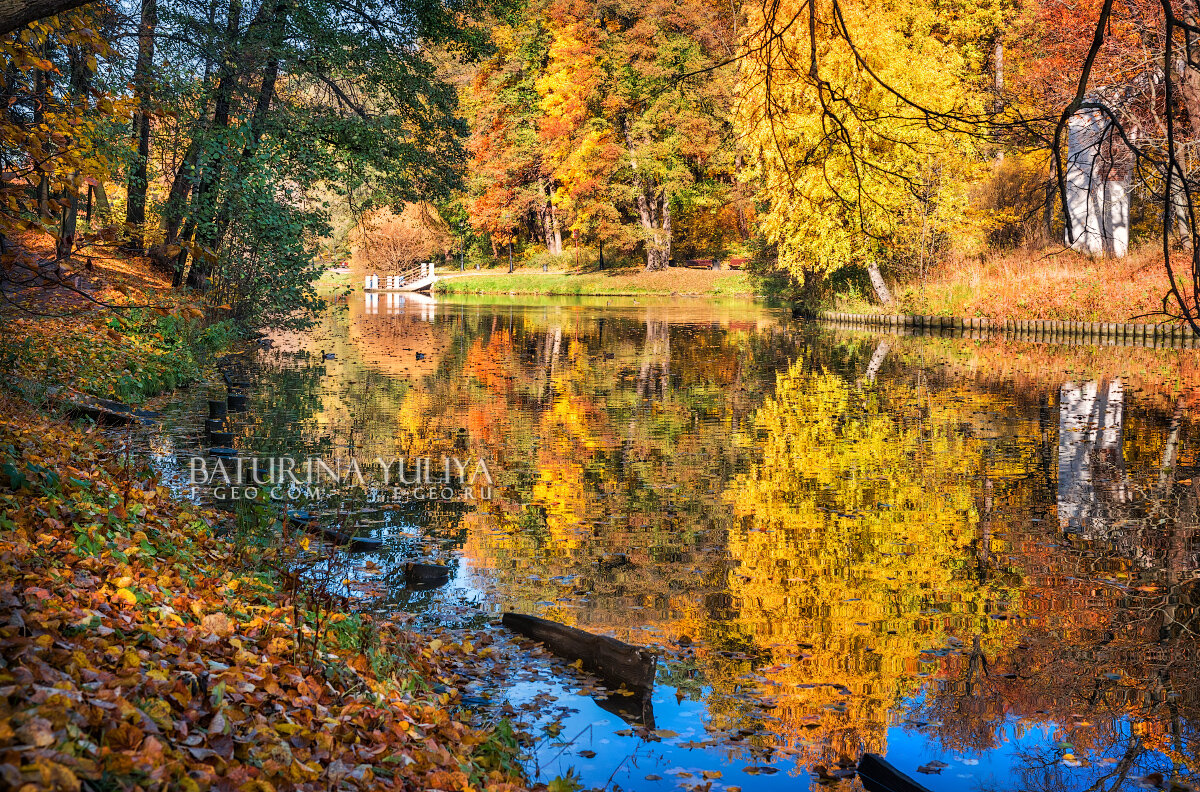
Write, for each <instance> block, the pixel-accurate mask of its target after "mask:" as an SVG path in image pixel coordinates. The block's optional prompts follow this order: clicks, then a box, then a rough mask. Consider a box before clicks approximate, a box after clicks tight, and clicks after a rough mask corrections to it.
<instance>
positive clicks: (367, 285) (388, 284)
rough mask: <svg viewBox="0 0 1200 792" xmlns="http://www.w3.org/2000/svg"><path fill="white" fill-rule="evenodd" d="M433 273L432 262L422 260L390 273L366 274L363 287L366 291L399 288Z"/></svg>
mask: <svg viewBox="0 0 1200 792" xmlns="http://www.w3.org/2000/svg"><path fill="white" fill-rule="evenodd" d="M432 275H433V262H432V261H422V262H419V263H417V264H414V265H413V266H411V267H406V268H404V269H402V270H400V271H399V272H397V273H393V274H391V275H384V276H382V277H381V276H379V275H368V276H367V277H366V280H365V282H364V285H363V288H364V289H366V290H367V291H372V290H376V289H385V290H386V289H399V288H401V287H402V286H404V284H406V283H412V282H413V281H418V280H424V279H425V278H428V277H430V276H432Z"/></svg>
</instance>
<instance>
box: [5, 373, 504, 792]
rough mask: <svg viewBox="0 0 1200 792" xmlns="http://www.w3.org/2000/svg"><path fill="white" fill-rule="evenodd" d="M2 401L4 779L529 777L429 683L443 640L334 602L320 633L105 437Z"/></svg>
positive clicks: (198, 781)
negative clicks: (370, 622) (343, 626)
mask: <svg viewBox="0 0 1200 792" xmlns="http://www.w3.org/2000/svg"><path fill="white" fill-rule="evenodd" d="M0 400H3V397H0ZM0 415H3V416H6V417H5V418H0V511H2V516H0V786H4V787H11V788H14V789H29V790H33V789H52V788H56V789H64V790H80V789H83V790H102V789H103V790H108V789H146V790H149V789H181V790H208V789H213V790H227V789H228V790H242V791H243V792H251V791H257V790H272V789H322V790H325V789H356V788H357V789H375V788H400V789H421V790H431V789H444V790H461V789H471V788H488V789H517V788H520V784H521V779H520V778H519V777H517V776H516V775H515V770H514V769H513V768H514V767H515V766H516V765H515V763H514V762H513V760H512V754H511V750H513V749H511V748H507V747H506V746H503V745H500V744H499V743H500V741H498V740H497V738H496V737H495V733H489V732H488V731H485V730H481V729H476V728H472V727H471V726H468V725H467V724H465V723H464V722H463V721H462V720H460V719H459V718H458V717H457V716H456V715H454V714H452V713H453V711H454V710H453V707H454V705H455V703H456V700H455V699H454V698H453V696H454V695H455V694H453V693H441V694H439V693H434V692H431V689H433V688H434V687H435V686H437V682H438V680H439V679H440V678H448V676H449V675H448V674H447V673H446V672H445V671H444V664H445V662H446V660H447V658H446V654H445V653H446V652H447V651H448V650H447V648H446V647H442V646H440V644H442V642H441V641H437V640H434V641H427V640H425V639H423V638H420V637H418V636H416V635H413V634H411V633H407V632H404V631H402V630H400V629H398V628H395V627H393V626H391V625H390V624H387V623H384V624H378V625H374V626H373V628H372V634H373V635H374V636H375V641H374V643H373V646H374V647H375V648H374V649H373V650H371V651H367V650H365V649H364V647H363V643H362V639H361V637H359V636H360V634H361V632H362V629H361V620H363V619H365V618H367V617H364V616H362V615H355V616H353V617H347V615H346V614H341V613H335V614H332V615H330V616H329V617H328V618H327V620H326V621H327V625H328V626H327V627H326V629H325V631H324V633H322V632H321V623H320V622H315V623H314V622H313V620H312V617H311V616H308V617H306V615H305V611H304V610H303V609H302V608H299V607H296V605H297V603H296V602H295V601H294V600H293V599H292V596H293V595H289V594H288V593H287V591H285V590H284V589H283V587H282V586H281V585H280V584H279V583H278V582H277V577H272V576H271V575H270V574H267V573H265V572H264V571H263V568H261V567H260V568H258V569H255V568H254V567H252V566H248V565H247V564H246V563H245V561H244V558H243V555H244V554H240V553H239V552H238V551H237V550H236V548H234V547H233V546H232V545H230V544H229V543H226V542H225V541H222V540H219V539H216V538H213V534H214V529H215V528H216V527H217V526H218V518H217V517H215V516H214V515H211V514H206V513H200V512H198V511H197V510H196V509H195V507H192V506H191V505H190V504H187V503H184V502H180V501H177V500H174V499H172V497H171V496H170V493H169V492H168V491H167V490H166V489H165V488H163V487H160V486H157V485H156V482H155V480H154V479H153V477H152V475H148V474H146V473H142V474H134V473H131V472H130V471H129V470H128V468H127V467H126V460H125V459H124V458H123V457H122V455H121V454H120V453H119V452H118V451H117V450H116V449H115V448H114V447H113V446H112V445H111V443H110V442H109V441H108V440H106V439H104V438H102V437H98V436H95V435H88V434H86V433H84V432H82V431H79V430H77V429H75V428H72V427H71V426H68V425H66V424H62V423H57V422H54V421H51V420H50V419H47V418H43V417H41V416H39V415H37V414H34V413H31V412H29V411H28V410H25V409H24V408H21V407H19V406H17V405H15V404H14V403H13V402H11V401H10V400H3V401H2V403H0ZM339 622H353V623H355V624H358V625H359V628H357V629H356V630H340V629H338V628H337V624H338V623H339ZM314 624H315V625H316V627H317V629H316V631H315V633H314V629H313V627H314ZM314 635H315V637H314ZM317 638H319V640H317ZM381 654H382V655H386V658H387V662H382V663H381V662H380V655H381ZM381 669H382V670H381Z"/></svg>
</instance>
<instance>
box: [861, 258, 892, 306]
mask: <svg viewBox="0 0 1200 792" xmlns="http://www.w3.org/2000/svg"><path fill="white" fill-rule="evenodd" d="M867 275H868V276H869V277H870V278H871V288H873V289H874V290H875V296H876V297H878V298H879V302H880V304H882V305H891V304H892V292H891V291H890V290H889V289H888V285H887V281H885V280H884V279H883V273H882V272H880V271H879V265H878V264H876V263H875V262H874V261H872V262H869V263H868V264H867Z"/></svg>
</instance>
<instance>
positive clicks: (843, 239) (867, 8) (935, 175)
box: [736, 0, 984, 303]
mask: <svg viewBox="0 0 1200 792" xmlns="http://www.w3.org/2000/svg"><path fill="white" fill-rule="evenodd" d="M975 13H976V9H974V8H950V9H947V8H943V7H942V6H941V5H940V4H939V3H937V2H933V1H932V0H906V1H905V2H894V1H892V0H883V1H880V0H850V1H849V2H841V1H840V0H813V2H811V3H802V2H799V0H784V2H782V3H781V4H779V5H778V7H776V6H761V7H760V6H754V7H750V8H748V9H747V14H748V16H749V29H750V30H752V31H754V32H752V33H751V34H750V35H749V36H748V37H747V39H746V43H745V57H744V59H743V60H742V64H741V67H740V81H739V91H738V97H739V102H738V107H737V116H736V118H737V124H738V126H739V127H740V129H741V130H742V131H743V135H742V138H741V139H742V142H743V146H744V149H745V152H746V162H747V165H748V166H749V167H748V168H747V169H746V170H745V171H744V172H743V174H742V175H743V178H746V179H748V180H757V181H758V182H759V183H760V184H761V191H760V193H759V196H760V199H761V200H762V201H763V202H764V203H765V211H764V212H762V213H761V214H760V215H759V221H760V227H761V230H762V232H763V234H764V236H765V238H766V240H767V242H769V243H771V244H772V245H773V246H774V247H775V249H776V251H777V264H778V266H779V268H781V269H783V270H785V271H787V272H789V273H790V274H791V275H792V276H793V277H794V278H795V280H796V281H798V283H799V284H800V286H801V287H802V291H803V294H804V296H805V297H806V298H807V299H808V300H809V301H812V300H814V299H815V298H816V297H818V296H819V294H820V293H821V291H822V289H823V287H824V282H825V278H826V276H827V275H828V274H829V273H831V272H833V271H834V270H837V269H839V268H841V267H843V266H846V265H851V264H854V265H860V264H861V265H865V266H866V267H867V269H868V270H869V271H870V274H871V279H872V284H873V285H874V286H875V289H876V292H877V294H878V296H879V298H880V300H881V301H882V302H885V303H886V302H889V301H890V299H891V297H890V294H888V292H887V289H886V285H885V284H884V281H883V279H882V277H881V274H880V270H879V267H880V265H882V264H886V263H890V262H891V261H894V260H895V259H896V258H897V257H898V256H900V255H902V254H903V251H904V250H905V249H906V248H913V247H915V246H917V245H920V244H924V243H923V240H924V239H925V238H926V237H928V236H929V235H932V234H956V233H961V232H962V230H963V229H962V227H961V225H962V219H961V218H962V215H963V208H964V206H965V193H964V185H965V184H966V183H968V182H969V181H970V180H971V178H972V177H973V167H975V166H976V164H977V163H979V161H980V159H979V157H978V152H977V143H976V141H975V140H974V139H972V138H971V137H970V136H968V135H966V134H963V133H962V132H961V131H956V127H957V126H958V125H956V124H954V123H952V122H951V121H949V120H941V121H939V120H938V118H939V117H940V115H939V114H947V116H946V117H947V118H949V117H964V116H968V115H975V114H977V113H978V111H979V110H980V109H981V108H982V106H983V98H984V96H983V94H982V92H980V91H979V90H978V88H977V87H976V86H978V84H979V80H978V74H977V69H978V68H979V63H978V60H977V58H976V57H973V54H974V53H975V52H976V51H977V49H978V48H977V47H965V46H963V45H964V42H962V41H960V40H956V38H955V37H954V35H952V34H955V35H966V36H968V37H971V36H976V37H977V36H978V32H977V31H978V25H963V24H954V23H955V21H956V20H961V19H962V18H964V17H972V16H974V15H975ZM947 31H951V33H948V32H947Z"/></svg>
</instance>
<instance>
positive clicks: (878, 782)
mask: <svg viewBox="0 0 1200 792" xmlns="http://www.w3.org/2000/svg"><path fill="white" fill-rule="evenodd" d="M858 777H859V778H860V779H862V784H863V787H864V788H865V789H866V790H867V792H930V790H929V788H928V787H926V786H924V785H922V784H919V783H917V782H916V781H914V780H913V779H911V778H909V777H908V776H906V775H905V774H904V773H901V772H900V771H899V770H897V769H896V768H895V766H893V765H892V763H891V762H889V761H888V760H886V759H884V758H883V757H882V756H880V755H879V754H873V753H868V754H863V757H862V759H859V760H858Z"/></svg>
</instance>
